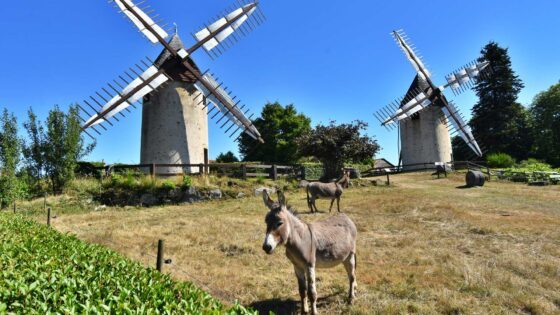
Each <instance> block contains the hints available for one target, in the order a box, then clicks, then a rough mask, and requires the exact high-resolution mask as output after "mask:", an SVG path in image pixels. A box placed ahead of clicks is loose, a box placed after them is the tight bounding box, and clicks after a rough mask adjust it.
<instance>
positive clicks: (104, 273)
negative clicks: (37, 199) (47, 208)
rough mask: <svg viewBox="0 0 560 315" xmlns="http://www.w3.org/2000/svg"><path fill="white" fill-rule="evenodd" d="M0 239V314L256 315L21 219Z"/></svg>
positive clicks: (1, 224)
mask: <svg viewBox="0 0 560 315" xmlns="http://www.w3.org/2000/svg"><path fill="white" fill-rule="evenodd" d="M0 238H1V239H2V240H3V241H2V242H1V243H0V270H1V272H0V283H1V284H2V285H1V286H0V314H5V313H8V314H10V313H14V314H24V313H26V314H29V313H30V314H49V313H50V314H54V313H56V314H99V313H102V314H136V313H138V314H224V313H229V314H256V313H254V312H251V311H249V310H247V309H245V308H243V307H242V306H240V305H235V306H234V307H233V308H232V309H227V308H225V307H224V305H223V304H222V303H220V302H219V301H218V300H216V299H214V298H212V297H211V296H210V295H209V294H208V293H206V292H204V291H202V290H200V289H199V288H197V287H195V286H194V285H193V284H190V283H185V282H175V281H173V280H172V279H171V278H170V276H169V275H166V274H161V273H159V272H157V271H155V270H154V269H147V268H145V267H143V266H141V265H140V264H138V263H136V262H133V261H131V260H129V259H127V258H125V257H123V256H121V255H119V254H117V253H115V252H113V251H111V250H109V249H106V248H104V247H102V246H99V245H89V244H86V243H85V242H82V241H80V240H78V239H77V238H76V237H74V236H70V235H67V234H61V233H58V232H57V231H55V230H53V229H51V228H48V227H46V226H42V225H38V224H37V223H34V222H32V221H30V220H26V219H24V218H22V217H21V216H14V215H9V214H5V213H0Z"/></svg>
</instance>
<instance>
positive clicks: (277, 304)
mask: <svg viewBox="0 0 560 315" xmlns="http://www.w3.org/2000/svg"><path fill="white" fill-rule="evenodd" d="M298 303H299V302H296V301H294V300H281V299H271V300H264V301H258V302H254V303H252V304H251V305H249V307H251V308H252V309H254V310H255V311H258V312H259V314H268V313H270V312H273V313H274V314H298V313H297V310H298V307H297V306H298Z"/></svg>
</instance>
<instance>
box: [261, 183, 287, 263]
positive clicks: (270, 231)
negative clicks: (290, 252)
mask: <svg viewBox="0 0 560 315" xmlns="http://www.w3.org/2000/svg"><path fill="white" fill-rule="evenodd" d="M263 201H264V204H265V205H266V206H267V207H268V209H270V211H269V212H268V213H267V215H266V217H265V223H266V237H265V239H264V243H263V250H264V251H265V252H266V253H267V254H272V252H274V249H275V248H276V246H278V245H285V244H286V242H287V241H288V238H289V236H290V230H291V229H290V220H289V218H290V211H289V210H288V206H287V203H286V197H285V196H284V193H282V192H281V191H278V201H277V202H275V201H273V200H272V198H270V195H269V194H268V191H267V190H264V191H263Z"/></svg>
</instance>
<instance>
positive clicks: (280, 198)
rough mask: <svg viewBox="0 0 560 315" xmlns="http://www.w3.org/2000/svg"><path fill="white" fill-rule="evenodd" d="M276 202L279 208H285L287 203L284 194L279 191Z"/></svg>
mask: <svg viewBox="0 0 560 315" xmlns="http://www.w3.org/2000/svg"><path fill="white" fill-rule="evenodd" d="M278 202H279V203H280V205H281V206H287V204H288V203H287V202H286V196H284V193H283V192H282V191H280V190H278Z"/></svg>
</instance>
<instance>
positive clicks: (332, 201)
mask: <svg viewBox="0 0 560 315" xmlns="http://www.w3.org/2000/svg"><path fill="white" fill-rule="evenodd" d="M335 199H336V198H333V199H331V207H330V208H329V213H330V212H331V211H332V206H333V204H334V200H335ZM338 212H340V209H338Z"/></svg>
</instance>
